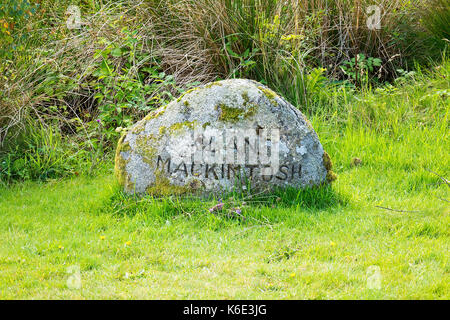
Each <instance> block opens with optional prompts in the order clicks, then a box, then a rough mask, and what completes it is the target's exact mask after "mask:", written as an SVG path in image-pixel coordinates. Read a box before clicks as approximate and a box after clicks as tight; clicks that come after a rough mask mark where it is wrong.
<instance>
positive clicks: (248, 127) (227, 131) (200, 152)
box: [115, 79, 334, 195]
mask: <svg viewBox="0 0 450 320" xmlns="http://www.w3.org/2000/svg"><path fill="white" fill-rule="evenodd" d="M115 161H116V167H115V171H116V176H117V177H118V179H119V182H120V183H121V184H122V185H123V186H124V189H125V191H126V192H128V193H145V192H147V193H150V194H155V195H166V194H182V193H199V194H209V193H214V194H218V193H222V192H224V191H231V190H233V189H236V188H243V189H247V188H250V189H252V190H258V191H261V190H272V189H274V188H278V187H287V186H292V187H296V188H303V187H307V186H313V185H319V184H322V183H324V182H326V181H327V180H328V181H330V180H332V179H333V177H334V174H333V173H332V172H331V161H330V159H329V157H328V155H327V154H326V152H324V151H323V148H322V145H321V144H320V142H319V139H318V137H317V134H316V133H315V131H314V129H313V128H312V126H311V124H310V123H309V121H308V120H307V119H306V117H305V116H304V115H303V114H302V113H301V112H300V111H299V110H298V109H296V108H295V107H293V106H292V105H291V104H290V103H288V102H287V101H286V100H285V99H283V98H282V97H280V96H279V95H277V94H276V93H275V92H274V91H272V90H271V89H269V88H268V87H266V86H264V85H262V84H261V83H258V82H256V81H253V80H247V79H230V80H223V81H218V82H212V83H209V84H206V85H203V86H201V87H198V88H195V89H191V90H189V91H187V92H186V93H184V94H183V95H182V96H181V97H179V98H178V99H176V100H174V101H172V102H170V103H169V104H168V105H166V106H164V107H161V108H159V109H156V110H154V111H152V112H151V113H150V114H148V115H147V116H146V117H145V118H144V119H142V120H141V121H139V122H137V123H136V124H135V125H133V126H132V127H131V128H130V129H129V130H128V131H127V132H126V134H124V135H123V136H122V137H121V139H120V141H119V144H118V147H117V151H116V160H115Z"/></svg>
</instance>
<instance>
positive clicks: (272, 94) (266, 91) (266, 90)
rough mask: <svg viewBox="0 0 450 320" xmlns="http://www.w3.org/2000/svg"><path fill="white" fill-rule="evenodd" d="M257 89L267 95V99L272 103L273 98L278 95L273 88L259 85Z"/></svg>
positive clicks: (273, 101)
mask: <svg viewBox="0 0 450 320" xmlns="http://www.w3.org/2000/svg"><path fill="white" fill-rule="evenodd" d="M258 89H259V90H261V91H262V92H263V93H264V95H265V96H266V97H267V99H269V101H270V102H271V103H272V104H276V100H275V98H276V97H278V95H277V94H276V93H275V92H274V91H273V90H271V89H269V88H264V87H261V86H259V87H258Z"/></svg>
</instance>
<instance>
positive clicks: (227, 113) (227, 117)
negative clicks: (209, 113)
mask: <svg viewBox="0 0 450 320" xmlns="http://www.w3.org/2000/svg"><path fill="white" fill-rule="evenodd" d="M216 110H219V112H220V113H219V120H221V121H226V122H237V121H239V120H242V119H246V118H248V117H250V116H252V115H254V114H255V113H256V110H257V105H256V104H255V105H252V106H251V107H249V108H247V109H241V108H235V107H229V106H227V105H225V104H223V103H221V104H219V105H217V106H216Z"/></svg>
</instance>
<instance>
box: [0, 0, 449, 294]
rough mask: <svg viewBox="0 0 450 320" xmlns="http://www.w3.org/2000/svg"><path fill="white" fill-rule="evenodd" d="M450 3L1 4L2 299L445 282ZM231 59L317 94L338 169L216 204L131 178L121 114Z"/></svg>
mask: <svg viewBox="0 0 450 320" xmlns="http://www.w3.org/2000/svg"><path fill="white" fill-rule="evenodd" d="M374 4H378V5H379V7H380V8H381V11H380V12H381V20H380V29H377V28H369V26H368V25H367V22H368V21H372V20H371V19H373V14H374V13H376V10H375V9H373V8H372V10H368V8H369V6H371V5H374ZM71 5H75V6H76V7H73V6H71ZM77 8H78V9H77ZM77 10H80V20H78V18H77V15H78V11H77ZM449 13H450V7H449V2H448V1H446V0H429V1H425V0H421V1H400V0H382V1H376V2H375V1H369V0H335V1H327V0H315V1H312V0H295V1H294V0H292V1H291V0H288V1H280V0H234V1H232V0H183V1H180V0H142V1H137V0H133V1H132V0H122V1H106V0H103V1H90V0H82V1H67V0H62V1H52V0H41V1H39V2H37V1H27V0H15V1H3V2H1V3H0V56H1V61H0V71H1V78H0V218H1V219H0V235H1V238H2V242H1V243H0V269H1V270H2V272H1V274H0V298H17V297H23V298H111V297H112V298H375V299H377V298H384V299H392V298H419V299H425V298H426V299H428V298H441V299H448V298H449V295H450V287H449V284H450V281H449V274H450V273H449V271H450V268H449V259H448V252H450V250H449V249H450V248H449V243H450V242H449V236H450V234H449V230H450V216H449V210H448V201H449V198H450V197H449V193H448V191H449V188H448V186H449V181H448V180H447V179H446V177H447V176H448V174H449V172H450V164H449V160H448V156H447V154H448V150H449V149H450V143H449V134H448V128H449V115H450V108H449V96H450V89H449V88H450V85H449V84H450V81H449V77H450V61H449V59H448V56H447V51H448V43H449V40H448V39H449V38H450V37H449V34H448V33H449V28H448V26H449V25H450V20H449V19H450V18H449V17H450V14H449ZM374 21H375V20H374ZM374 21H372V22H374ZM78 22H80V23H79V24H78ZM375 22H376V21H375ZM232 77H236V78H237V77H243V78H251V79H255V80H257V81H260V82H263V83H265V84H267V85H268V86H269V87H271V88H272V89H274V90H275V91H277V92H279V93H280V94H282V95H283V96H285V97H286V98H287V99H288V100H289V101H290V102H291V103H292V104H294V105H296V106H297V107H298V108H299V109H300V110H301V111H302V112H304V113H305V114H306V115H307V116H308V117H309V119H310V120H311V122H312V124H313V127H314V128H315V130H316V131H317V133H318V135H319V138H320V140H321V142H322V144H323V145H324V148H325V149H326V150H327V151H328V153H329V154H330V156H331V158H332V159H333V163H334V168H335V169H334V170H335V171H336V172H337V174H338V179H337V180H336V181H335V182H334V183H333V184H332V185H328V186H325V187H323V188H317V189H310V190H287V191H285V192H281V191H280V193H278V194H273V195H266V196H257V197H249V196H246V195H230V196H229V197H226V198H223V199H222V201H223V203H224V208H223V210H222V211H220V212H214V213H211V212H210V211H209V210H208V209H209V208H212V207H214V206H215V205H217V200H216V199H207V200H205V199H203V200H199V199H180V198H177V197H166V198H163V199H154V198H152V197H150V196H145V197H140V198H135V197H130V196H126V195H124V194H123V193H122V192H121V190H120V187H119V186H118V185H117V182H116V181H115V179H114V178H113V175H112V170H113V169H112V168H113V164H112V163H113V153H114V148H115V145H116V142H117V139H118V137H119V135H120V133H121V131H122V128H125V127H128V126H130V125H131V124H132V123H133V122H134V121H136V120H137V119H140V118H142V117H143V116H144V115H146V114H147V113H148V112H149V111H150V110H152V109H154V108H157V107H159V106H162V105H164V104H166V103H168V102H169V101H170V100H172V99H173V98H176V97H177V96H179V95H180V94H182V93H183V92H184V91H186V90H188V89H189V88H191V87H193V86H196V85H198V84H202V83H206V82H209V81H212V80H218V79H225V78H232ZM236 208H239V212H240V213H241V214H239V215H236V212H237V210H236ZM68 235H70V236H68ZM373 268H375V270H378V272H379V274H380V277H381V278H380V280H381V283H380V284H378V286H375V287H373V286H370V285H368V277H369V275H368V270H372V269H373ZM77 279H79V280H80V281H81V282H80V283H82V285H81V284H80V286H77V285H73V283H72V282H75V284H76V282H77V281H78V280H77ZM69 280H70V281H71V282H70V281H69ZM69 282H70V283H69Z"/></svg>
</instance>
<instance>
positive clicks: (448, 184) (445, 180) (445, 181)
mask: <svg viewBox="0 0 450 320" xmlns="http://www.w3.org/2000/svg"><path fill="white" fill-rule="evenodd" d="M425 170H427V171H428V172H431V173H433V174H435V175H437V176H438V177H439V178H440V179H441V180H442V181H444V183H445V184H446V185H447V186H448V187H450V181H448V180H447V179H445V178H444V177H442V176H440V175H439V174H437V173H436V172H434V171H432V170H430V169H428V168H425Z"/></svg>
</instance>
